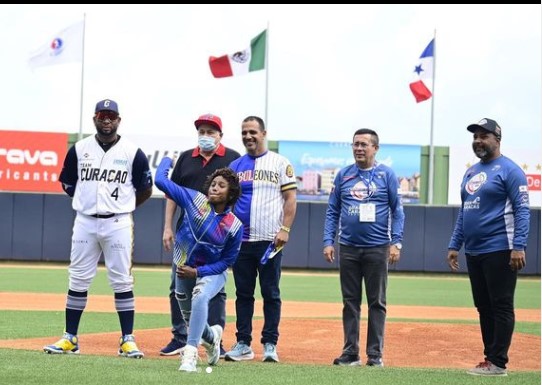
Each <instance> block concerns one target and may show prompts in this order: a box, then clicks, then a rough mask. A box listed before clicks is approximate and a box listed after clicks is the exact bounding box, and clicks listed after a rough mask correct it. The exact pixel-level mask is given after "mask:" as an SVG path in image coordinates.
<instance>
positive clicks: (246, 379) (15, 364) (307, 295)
mask: <svg viewBox="0 0 542 385" xmlns="http://www.w3.org/2000/svg"><path fill="white" fill-rule="evenodd" d="M51 267H53V268H51ZM67 276H68V275H67V270H66V265H53V264H51V265H46V264H45V265H44V264H40V265H38V264H28V265H22V264H18V265H16V266H12V265H10V264H7V263H0V294H1V293H2V292H38V293H60V294H64V293H65V292H66V290H67ZM134 276H135V278H136V286H135V290H134V291H135V294H136V296H164V297H167V295H168V286H169V276H170V272H169V271H168V269H165V268H163V267H160V268H147V267H136V268H135V269H134ZM281 288H282V293H283V299H284V300H287V301H308V302H340V291H339V281H338V275H337V272H322V273H318V274H316V275H309V274H298V273H297V272H295V273H290V272H288V271H285V272H284V275H283V278H282V281H281ZM227 292H228V298H234V296H235V294H234V287H233V279H231V275H230V279H229V281H228V285H227ZM93 294H106V295H107V294H111V289H110V288H109V286H108V284H107V279H106V275H105V271H104V270H103V268H100V270H99V272H98V275H97V277H96V279H95V281H94V283H93V285H92V287H91V290H90V295H91V296H92V295H93ZM388 303H390V304H402V305H420V306H451V307H472V306H473V305H472V299H471V295H470V287H469V282H468V279H467V278H466V276H464V275H447V274H446V275H445V274H404V273H390V281H389V291H388ZM0 305H1V304H0ZM516 308H518V309H519V308H521V309H540V279H539V278H532V277H522V278H520V279H519V280H518V286H517V290H516ZM63 319H64V314H63V311H60V312H59V311H6V310H0V339H16V338H33V337H48V336H50V337H52V338H53V339H54V338H57V337H58V335H59V330H61V329H62V327H63ZM336 319H340V314H337V317H336ZM233 320H234V317H233V316H232V315H230V316H229V317H228V321H233ZM397 321H401V320H398V319H392V318H388V321H387V322H397ZM416 321H419V322H421V321H424V322H427V319H425V320H409V322H416ZM435 322H443V321H435ZM445 322H448V323H453V322H456V323H460V322H462V323H464V322H467V321H452V320H449V321H448V320H447V321H445ZM468 322H471V321H468ZM474 323H476V322H474ZM167 327H169V316H168V315H167V314H144V313H138V314H137V316H136V328H137V329H152V328H167ZM117 329H118V318H117V315H116V314H109V313H92V312H85V315H84V316H83V320H82V322H81V328H80V333H99V332H108V331H116V330H117ZM516 331H518V332H523V333H529V334H532V335H537V336H540V323H539V322H518V323H516ZM339 335H340V334H339ZM322 343H323V344H324V343H325V341H322ZM314 354H318V352H317V351H315V352H314ZM176 369H177V365H176V363H175V365H172V360H169V359H168V360H165V359H156V358H145V359H144V360H128V359H121V358H117V357H110V356H109V357H105V356H104V357H100V356H91V355H88V356H85V355H80V356H64V355H63V356H52V355H47V354H44V353H43V352H41V351H25V350H18V349H0V384H6V385H7V384H39V385H43V384H60V383H69V384H72V383H74V384H104V385H105V384H115V383H116V384H148V385H155V384H156V385H167V384H179V383H184V382H186V383H188V382H189V383H190V384H220V385H229V384H231V385H241V384H258V385H265V384H281V385H282V384H299V385H314V384H367V385H379V384H382V385H396V384H412V385H414V384H416V385H417V384H421V385H423V384H442V385H452V384H457V385H460V384H461V385H463V384H467V385H468V384H486V383H487V384H489V383H491V384H495V383H497V384H501V383H502V384H504V383H506V384H507V385H520V384H521V385H534V384H540V383H541V376H540V372H539V371H538V372H528V371H512V372H510V374H509V376H508V377H504V378H480V377H477V376H469V375H467V374H465V372H464V370H457V369H446V368H442V369H432V368H431V369H419V368H397V367H386V368H385V369H384V370H375V369H374V368H367V367H353V368H348V367H333V366H331V365H329V366H328V365H293V364H288V363H280V364H278V365H269V364H263V363H260V362H250V363H241V364H219V366H217V367H216V368H215V369H214V371H213V372H212V373H211V374H206V373H205V372H203V373H198V374H187V373H180V372H178V371H177V370H176Z"/></svg>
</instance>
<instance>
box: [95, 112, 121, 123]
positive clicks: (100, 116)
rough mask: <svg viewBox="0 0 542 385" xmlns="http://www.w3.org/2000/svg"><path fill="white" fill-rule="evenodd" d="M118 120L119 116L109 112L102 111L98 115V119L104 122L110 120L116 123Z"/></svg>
mask: <svg viewBox="0 0 542 385" xmlns="http://www.w3.org/2000/svg"><path fill="white" fill-rule="evenodd" d="M118 118H119V114H116V113H114V112H109V111H100V112H98V113H97V114H96V119H98V120H100V121H102V122H103V121H104V120H106V119H109V120H110V121H112V122H114V121H115V120H117V119H118Z"/></svg>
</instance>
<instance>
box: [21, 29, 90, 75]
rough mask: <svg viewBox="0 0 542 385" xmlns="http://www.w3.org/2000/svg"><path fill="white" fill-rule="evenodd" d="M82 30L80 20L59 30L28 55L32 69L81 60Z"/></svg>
mask: <svg viewBox="0 0 542 385" xmlns="http://www.w3.org/2000/svg"><path fill="white" fill-rule="evenodd" d="M83 30H84V21H83V20H81V21H80V22H77V23H75V24H72V25H70V26H69V27H68V28H66V29H64V30H62V31H60V32H59V33H57V34H56V35H55V36H53V37H52V38H51V40H50V41H49V43H47V44H45V45H43V46H42V47H40V48H39V49H37V50H36V51H34V52H33V53H32V54H31V55H30V59H29V60H28V64H29V65H30V67H31V68H32V69H34V68H37V67H43V66H50V65H56V64H63V63H70V62H81V61H83Z"/></svg>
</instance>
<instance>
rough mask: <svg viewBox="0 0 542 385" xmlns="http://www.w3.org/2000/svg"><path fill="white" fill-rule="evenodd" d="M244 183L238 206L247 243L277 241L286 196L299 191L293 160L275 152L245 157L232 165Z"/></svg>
mask: <svg viewBox="0 0 542 385" xmlns="http://www.w3.org/2000/svg"><path fill="white" fill-rule="evenodd" d="M230 168H231V169H232V170H234V171H235V172H236V173H237V176H238V177H239V182H240V184H241V191H242V193H241V197H240V198H239V200H238V201H237V203H236V204H235V207H234V213H235V215H236V216H237V217H238V218H239V219H240V220H241V221H242V222H243V225H244V232H243V241H248V242H255V241H273V240H274V238H275V235H276V234H277V233H278V232H279V230H280V226H281V224H282V218H283V215H284V198H283V197H282V193H283V192H284V191H287V190H292V189H296V188H297V185H296V178H295V173H294V169H293V167H292V165H291V164H290V161H289V160H288V159H286V158H285V157H284V156H282V155H279V154H277V153H275V152H273V151H267V152H265V153H264V154H262V155H260V156H257V157H254V156H251V155H249V154H246V155H243V156H242V157H240V158H239V159H236V160H234V161H233V162H232V163H231V164H230Z"/></svg>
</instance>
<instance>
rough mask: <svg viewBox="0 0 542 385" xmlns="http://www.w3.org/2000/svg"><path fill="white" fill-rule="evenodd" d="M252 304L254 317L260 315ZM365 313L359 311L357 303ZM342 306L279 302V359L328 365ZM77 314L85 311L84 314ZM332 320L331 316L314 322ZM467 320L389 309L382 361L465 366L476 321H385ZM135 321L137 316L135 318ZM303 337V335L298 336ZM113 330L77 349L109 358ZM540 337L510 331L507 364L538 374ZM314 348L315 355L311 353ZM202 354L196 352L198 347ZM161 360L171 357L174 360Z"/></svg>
mask: <svg viewBox="0 0 542 385" xmlns="http://www.w3.org/2000/svg"><path fill="white" fill-rule="evenodd" d="M65 301H66V297H65V295H59V294H36V293H0V309H3V310H57V311H58V310H63V309H64V306H65ZM261 309H262V304H261V302H258V301H257V304H256V314H255V315H256V316H262V311H261ZM87 311H94V312H114V311H115V310H114V303H113V296H100V295H92V296H90V297H89V300H88V305H87ZM136 311H137V312H141V313H158V314H169V301H168V298H162V297H159V298H157V297H138V298H136ZM227 313H228V314H235V309H234V305H233V301H231V300H228V308H227ZM362 314H364V315H366V314H367V312H366V308H365V307H362ZM340 316H341V305H339V304H329V303H301V302H286V301H285V302H283V311H282V321H281V325H280V333H281V335H280V340H279V345H278V352H279V355H280V359H281V361H282V362H290V363H307V364H323V365H330V364H331V362H332V361H333V358H335V357H336V356H338V355H339V354H340V352H341V349H342V343H343V341H342V339H343V333H342V323H341V321H340ZM83 317H84V316H83ZM324 317H336V318H337V319H335V320H330V319H319V318H324ZM393 318H395V319H409V318H411V319H416V320H420V319H428V320H473V319H477V314H476V311H475V310H474V309H471V308H447V307H413V306H389V307H388V320H389V321H388V322H387V324H386V341H385V351H384V360H385V362H386V365H387V366H394V367H426V368H465V369H466V368H469V367H471V366H473V365H474V364H476V363H477V362H479V361H481V359H482V358H483V357H482V343H481V337H480V330H479V327H478V325H477V324H476V325H461V324H451V323H424V322H396V321H392V319H393ZM516 320H517V321H530V322H540V311H539V310H525V309H518V310H517V311H516ZM366 325H367V323H366V319H365V318H364V319H363V320H362V325H361V346H362V349H361V350H362V351H363V350H364V345H365V337H366V330H365V329H366ZM136 326H137V315H136ZM261 328H262V321H261V320H255V321H254V334H253V336H254V343H253V348H254V351H255V353H256V358H255V359H256V360H258V359H261V353H262V349H261V346H260V344H259V343H258V342H259V332H260V330H261ZM135 334H136V337H137V341H138V346H139V347H140V348H141V349H142V350H143V351H144V352H145V354H146V356H147V357H152V358H156V357H159V355H158V352H159V350H160V348H161V347H162V346H163V345H165V344H166V343H167V342H168V341H169V339H170V338H171V334H170V331H169V328H164V329H154V330H136V331H135ZM301 336H302V337H301ZM118 337H119V333H118V332H117V333H100V334H85V335H80V336H79V339H80V344H81V353H82V354H97V355H114V354H116V350H117V347H118V345H117V344H118ZM223 339H224V344H225V346H226V347H228V346H231V345H232V344H233V343H234V342H235V324H234V323H228V324H227V325H226V330H225V332H224V337H223ZM52 342H54V341H51V338H36V339H22V340H17V342H16V343H14V341H13V340H0V347H11V348H13V347H14V346H16V347H17V348H20V349H36V350H40V349H41V348H42V347H43V345H45V344H49V343H52ZM540 342H541V340H540V337H538V336H533V335H528V334H523V333H515V334H514V337H513V341H512V346H511V349H510V352H509V356H510V363H509V369H510V370H512V371H514V370H535V371H540V358H541V354H540ZM315 352H317V353H318V354H315ZM201 353H202V354H203V351H202V352H201ZM162 359H170V360H177V359H178V358H177V357H164V358H162Z"/></svg>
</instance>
